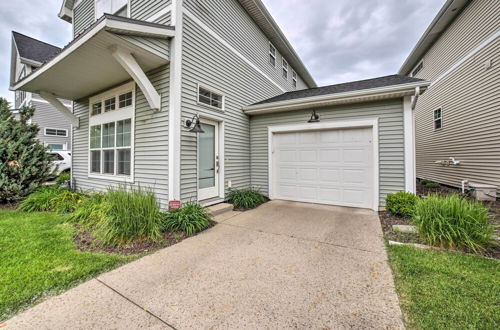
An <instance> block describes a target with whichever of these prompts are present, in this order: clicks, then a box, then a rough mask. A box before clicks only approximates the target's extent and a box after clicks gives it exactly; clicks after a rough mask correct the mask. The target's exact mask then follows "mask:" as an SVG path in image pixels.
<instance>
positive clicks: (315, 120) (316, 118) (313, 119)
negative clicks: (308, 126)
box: [307, 110, 319, 123]
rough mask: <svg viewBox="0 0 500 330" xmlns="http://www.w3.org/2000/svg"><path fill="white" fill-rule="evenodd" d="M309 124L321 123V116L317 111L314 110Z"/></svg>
mask: <svg viewBox="0 0 500 330" xmlns="http://www.w3.org/2000/svg"><path fill="white" fill-rule="evenodd" d="M307 122H308V123H319V115H318V114H317V113H316V110H313V112H312V113H311V118H310V119H309V120H308V121H307Z"/></svg>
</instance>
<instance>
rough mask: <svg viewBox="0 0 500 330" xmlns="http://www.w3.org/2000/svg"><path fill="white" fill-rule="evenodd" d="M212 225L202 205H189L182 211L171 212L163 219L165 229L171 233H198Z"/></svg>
mask: <svg viewBox="0 0 500 330" xmlns="http://www.w3.org/2000/svg"><path fill="white" fill-rule="evenodd" d="M209 225H210V214H209V213H208V211H207V210H206V209H205V208H204V207H203V206H201V205H199V204H196V203H191V202H190V203H187V204H186V205H184V206H183V207H181V208H180V209H176V210H172V211H169V212H168V213H165V215H164V217H163V228H164V229H165V230H166V231H170V232H179V231H182V232H185V233H186V234H188V235H193V234H195V233H198V232H200V231H202V230H204V229H205V228H207V227H208V226H209Z"/></svg>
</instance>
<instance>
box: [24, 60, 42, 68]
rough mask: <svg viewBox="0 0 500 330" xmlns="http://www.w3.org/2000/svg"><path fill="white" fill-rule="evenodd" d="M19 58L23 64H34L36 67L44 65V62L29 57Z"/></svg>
mask: <svg viewBox="0 0 500 330" xmlns="http://www.w3.org/2000/svg"><path fill="white" fill-rule="evenodd" d="M19 60H20V61H21V63H23V64H28V65H31V66H34V67H37V68H38V67H40V66H42V64H43V63H42V62H38V61H33V60H30V59H28V58H25V57H19Z"/></svg>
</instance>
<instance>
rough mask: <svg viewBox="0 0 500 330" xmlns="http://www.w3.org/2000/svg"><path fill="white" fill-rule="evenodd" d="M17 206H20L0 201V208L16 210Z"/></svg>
mask: <svg viewBox="0 0 500 330" xmlns="http://www.w3.org/2000/svg"><path fill="white" fill-rule="evenodd" d="M17 208H18V205H17V204H11V203H7V204H2V203H0V210H16V209H17Z"/></svg>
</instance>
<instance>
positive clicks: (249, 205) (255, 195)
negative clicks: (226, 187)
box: [227, 188, 267, 210]
mask: <svg viewBox="0 0 500 330" xmlns="http://www.w3.org/2000/svg"><path fill="white" fill-rule="evenodd" d="M227 201H228V202H229V203H231V204H233V207H234V208H235V209H237V210H249V209H254V208H256V207H257V206H259V205H260V204H263V203H265V202H266V201H267V199H266V197H265V196H264V195H262V194H261V192H260V191H259V190H258V189H256V188H246V189H235V190H231V191H230V192H229V194H228V195H227Z"/></svg>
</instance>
